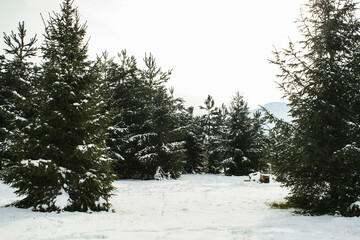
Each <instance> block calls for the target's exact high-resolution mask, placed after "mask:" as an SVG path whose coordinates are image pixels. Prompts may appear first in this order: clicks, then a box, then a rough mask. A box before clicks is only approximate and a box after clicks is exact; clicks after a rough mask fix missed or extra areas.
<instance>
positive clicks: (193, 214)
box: [0, 175, 360, 240]
mask: <svg viewBox="0 0 360 240" xmlns="http://www.w3.org/2000/svg"><path fill="white" fill-rule="evenodd" d="M245 179H247V178H246V177H225V176H219V175H184V176H182V177H181V178H180V179H179V180H176V181H175V180H165V181H134V180H122V181H116V182H115V183H114V184H115V186H116V187H117V190H116V192H115V195H114V196H113V198H112V200H111V202H112V204H113V208H114V212H100V213H92V214H86V213H79V212H75V213H69V212H65V213H60V214H57V213H39V212H31V211H30V210H25V209H16V208H13V207H4V206H5V205H6V204H9V203H11V202H12V201H14V200H16V197H15V196H14V194H13V193H12V190H11V189H9V188H8V187H7V186H6V185H3V184H1V183H0V216H1V217H0V236H1V237H0V238H1V239H7V240H8V239H44V240H45V239H58V240H60V239H61V240H65V239H126V240H131V239H146V240H149V239H165V240H172V239H181V240H184V239H216V240H219V239H221V240H226V239H232V240H233V239H239V240H244V239H246V240H253V239H268V240H270V239H276V240H295V239H299V240H300V239H306V240H312V239H313V240H315V239H316V240H329V239H335V240H336V239H338V240H343V239H346V240H355V239H356V240H358V239H359V238H360V224H359V218H343V217H338V216H320V217H310V216H298V215H295V214H293V213H292V212H291V211H289V210H279V209H271V208H270V207H269V203H271V202H273V201H281V200H282V199H283V197H284V196H285V195H286V194H287V190H286V189H284V188H281V187H280V185H279V183H276V182H272V183H270V184H259V183H257V182H252V181H251V182H245V181H244V180H245Z"/></svg>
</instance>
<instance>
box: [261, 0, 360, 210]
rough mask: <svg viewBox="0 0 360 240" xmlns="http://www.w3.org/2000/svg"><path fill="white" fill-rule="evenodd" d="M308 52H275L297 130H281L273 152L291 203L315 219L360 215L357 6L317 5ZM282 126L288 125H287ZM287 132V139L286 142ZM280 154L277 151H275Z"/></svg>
mask: <svg viewBox="0 0 360 240" xmlns="http://www.w3.org/2000/svg"><path fill="white" fill-rule="evenodd" d="M307 8H308V13H309V16H308V17H306V16H302V20H301V22H302V28H301V30H302V33H303V37H304V40H303V41H302V42H300V44H301V46H302V48H301V50H300V51H298V50H296V48H295V45H294V44H293V43H290V44H289V48H288V49H285V50H283V51H276V52H275V60H274V61H273V63H275V64H277V65H278V66H279V67H280V69H281V70H282V74H281V75H280V77H281V78H282V79H283V80H282V83H281V84H280V86H281V87H282V89H283V91H284V93H285V95H284V96H285V97H287V98H288V100H289V102H290V104H289V105H290V107H291V109H290V113H291V115H292V117H293V118H294V121H293V123H292V125H288V124H278V126H280V127H279V128H276V129H275V132H274V133H272V136H273V139H272V140H271V141H272V143H277V145H275V146H269V147H268V149H267V152H268V158H269V159H270V160H271V162H272V164H273V166H274V170H275V172H276V173H277V174H278V175H280V176H282V180H283V182H284V184H285V185H286V186H289V187H291V189H292V192H291V195H290V196H289V198H288V200H289V203H291V204H294V205H296V206H298V207H300V208H302V209H304V210H305V211H306V212H310V213H313V214H326V213H330V214H335V213H341V214H343V215H359V214H360V211H359V209H358V208H356V207H351V204H352V203H354V202H356V201H358V200H359V199H360V188H359V184H358V183H359V182H360V162H359V159H360V151H359V147H360V145H359V144H360V134H359V133H360V127H359V126H360V124H359V123H360V119H359V106H360V104H359V92H360V81H359V78H358V76H359V64H360V62H359V59H360V58H359V56H360V55H359V53H360V51H359V49H360V48H359V47H360V22H359V20H358V19H357V18H356V16H355V14H356V11H355V10H356V4H355V3H354V2H353V1H351V0H310V1H309V4H307ZM281 126H282V127H281ZM279 133H285V134H286V135H287V137H286V139H284V137H283V136H281V135H279ZM273 151H276V152H273Z"/></svg>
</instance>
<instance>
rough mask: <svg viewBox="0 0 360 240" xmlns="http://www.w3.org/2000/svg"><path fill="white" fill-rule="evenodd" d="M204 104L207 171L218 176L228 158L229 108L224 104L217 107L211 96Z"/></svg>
mask: <svg viewBox="0 0 360 240" xmlns="http://www.w3.org/2000/svg"><path fill="white" fill-rule="evenodd" d="M204 104H205V106H200V109H204V110H206V112H207V113H206V114H204V115H203V116H202V119H201V122H202V126H203V145H204V149H205V161H206V168H207V169H206V171H207V172H208V173H212V174H217V173H220V172H221V171H222V168H223V166H222V160H223V159H224V158H225V156H226V145H227V142H226V140H227V128H226V126H227V125H226V119H227V108H226V106H225V105H224V104H223V105H222V106H221V108H218V107H215V102H214V99H213V98H212V96H210V95H209V96H208V97H207V99H206V100H205V101H204Z"/></svg>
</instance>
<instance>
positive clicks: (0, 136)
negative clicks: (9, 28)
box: [0, 23, 37, 169]
mask: <svg viewBox="0 0 360 240" xmlns="http://www.w3.org/2000/svg"><path fill="white" fill-rule="evenodd" d="M26 41H27V40H26V30H25V25H24V23H19V27H18V33H17V34H15V33H14V32H12V33H11V34H10V35H6V34H5V33H4V42H5V44H6V45H7V48H6V49H5V52H6V54H7V55H6V56H7V57H5V56H0V84H1V89H0V146H1V147H0V169H1V168H2V167H3V165H6V166H7V167H9V168H10V167H11V166H12V165H13V164H16V162H17V161H18V160H20V159H22V158H24V157H27V156H25V155H27V153H26V150H25V149H24V147H25V146H27V145H28V142H29V129H30V128H31V124H32V119H33V118H34V115H35V111H34V102H33V100H34V99H33V95H34V91H35V89H34V88H35V85H36V78H37V77H36V73H37V67H36V66H34V64H32V63H31V62H29V60H30V58H31V57H33V56H35V54H36V50H37V49H36V48H35V46H34V44H35V43H36V36H35V37H33V38H31V39H30V40H29V41H28V42H26ZM9 56H10V57H9Z"/></svg>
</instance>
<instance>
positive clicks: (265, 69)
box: [0, 0, 306, 108]
mask: <svg viewBox="0 0 360 240" xmlns="http://www.w3.org/2000/svg"><path fill="white" fill-rule="evenodd" d="M61 2H62V1H61V0H0V32H1V33H2V32H5V33H8V34H9V33H10V32H11V30H16V29H17V26H18V22H19V21H25V26H26V28H27V29H28V33H29V35H30V34H31V35H33V34H35V33H37V34H38V36H40V37H41V35H42V34H43V33H44V26H43V23H42V20H41V17H40V13H42V14H43V16H44V18H45V19H48V13H49V12H52V11H55V12H59V9H60V7H59V5H60V3H61ZM305 2H306V0H256V1H255V0H101V1H100V0H75V2H74V5H75V6H77V7H78V9H79V12H80V16H81V21H82V22H85V21H87V25H88V30H87V36H88V37H91V39H90V43H89V55H90V58H92V59H93V58H94V57H95V56H96V54H101V53H102V52H103V51H105V50H107V51H108V52H110V54H111V55H116V54H117V53H118V52H120V51H121V50H123V49H126V50H127V51H128V53H129V54H131V55H135V56H136V58H137V59H138V62H139V63H140V62H141V61H142V59H143V57H144V55H145V53H150V52H151V53H152V54H153V55H154V56H155V58H156V59H157V62H158V65H159V66H161V67H162V68H163V69H164V70H167V69H173V75H172V77H171V80H170V82H169V86H173V87H174V89H175V95H176V96H179V97H182V98H184V99H185V101H186V105H187V106H194V107H195V108H197V107H198V106H199V105H202V103H203V101H204V100H205V98H206V97H207V95H208V94H210V95H212V96H213V97H214V99H215V103H216V105H217V106H219V105H221V103H226V104H228V103H229V102H230V100H231V97H232V96H233V95H234V94H235V92H236V91H239V92H240V93H242V94H243V95H244V96H245V99H246V100H247V101H248V103H249V106H250V107H251V108H256V107H257V106H258V105H263V104H266V103H268V102H274V101H283V100H281V96H282V92H281V91H280V90H279V89H278V88H277V84H276V83H275V81H277V78H276V76H275V75H276V74H277V73H279V70H278V68H277V67H276V66H274V65H271V64H269V63H268V59H271V58H272V57H273V55H272V51H273V50H274V46H275V47H277V48H279V49H280V48H286V47H287V46H288V41H289V38H291V39H292V40H297V39H299V34H298V29H297V24H296V23H295V20H296V19H297V18H298V17H299V14H300V7H302V6H303V4H304V3H305ZM39 42H40V43H41V39H40V40H39ZM40 43H39V44H40ZM4 47H5V46H4V43H3V42H1V43H0V54H3V53H4V51H3V48H4Z"/></svg>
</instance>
